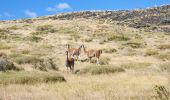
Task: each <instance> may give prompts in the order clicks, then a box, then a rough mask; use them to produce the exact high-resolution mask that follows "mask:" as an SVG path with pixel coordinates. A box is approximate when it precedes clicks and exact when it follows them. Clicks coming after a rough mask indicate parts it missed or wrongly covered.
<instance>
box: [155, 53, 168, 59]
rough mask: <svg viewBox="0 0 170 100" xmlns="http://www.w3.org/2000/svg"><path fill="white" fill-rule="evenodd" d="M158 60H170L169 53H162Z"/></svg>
mask: <svg viewBox="0 0 170 100" xmlns="http://www.w3.org/2000/svg"><path fill="white" fill-rule="evenodd" d="M158 58H159V59H161V60H163V61H165V60H170V54H169V53H162V54H159V55H158Z"/></svg>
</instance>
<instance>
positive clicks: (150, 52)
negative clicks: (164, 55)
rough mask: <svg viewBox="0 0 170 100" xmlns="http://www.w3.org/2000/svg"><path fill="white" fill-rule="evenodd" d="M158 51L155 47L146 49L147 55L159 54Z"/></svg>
mask: <svg viewBox="0 0 170 100" xmlns="http://www.w3.org/2000/svg"><path fill="white" fill-rule="evenodd" d="M158 54H159V53H158V51H157V50H155V49H147V50H146V51H145V56H153V55H158Z"/></svg>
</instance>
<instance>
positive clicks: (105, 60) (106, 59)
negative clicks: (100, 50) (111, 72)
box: [99, 57, 110, 65]
mask: <svg viewBox="0 0 170 100" xmlns="http://www.w3.org/2000/svg"><path fill="white" fill-rule="evenodd" d="M109 61H110V58H109V57H101V58H100V59H99V64H100V65H108V64H109Z"/></svg>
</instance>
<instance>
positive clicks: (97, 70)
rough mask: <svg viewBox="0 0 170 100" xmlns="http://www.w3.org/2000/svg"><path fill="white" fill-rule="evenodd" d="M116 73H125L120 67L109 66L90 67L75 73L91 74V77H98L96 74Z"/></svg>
mask: <svg viewBox="0 0 170 100" xmlns="http://www.w3.org/2000/svg"><path fill="white" fill-rule="evenodd" d="M117 72H125V70H124V69H123V68H120V67H114V66H111V65H100V66H97V65H91V66H87V67H86V68H84V69H81V70H79V71H77V72H76V73H77V74H87V73H89V74H92V75H98V74H109V73H117Z"/></svg>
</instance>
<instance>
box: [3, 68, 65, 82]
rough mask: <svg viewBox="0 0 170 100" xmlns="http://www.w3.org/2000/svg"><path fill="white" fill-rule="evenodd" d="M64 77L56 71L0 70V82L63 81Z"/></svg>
mask: <svg viewBox="0 0 170 100" xmlns="http://www.w3.org/2000/svg"><path fill="white" fill-rule="evenodd" d="M65 81H66V80H65V78H64V77H63V76H61V75H59V74H57V73H46V72H26V71H21V72H5V73H3V72H1V73H0V84H3V85H8V84H35V83H49V82H65Z"/></svg>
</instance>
